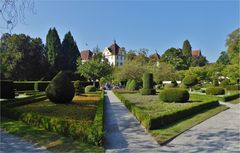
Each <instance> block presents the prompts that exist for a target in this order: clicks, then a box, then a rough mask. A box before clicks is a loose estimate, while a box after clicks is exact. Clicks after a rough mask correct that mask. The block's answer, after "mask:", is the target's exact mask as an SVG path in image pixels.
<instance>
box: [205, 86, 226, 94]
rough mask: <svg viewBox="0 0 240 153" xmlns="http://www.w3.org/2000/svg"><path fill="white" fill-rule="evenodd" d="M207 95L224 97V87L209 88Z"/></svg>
mask: <svg viewBox="0 0 240 153" xmlns="http://www.w3.org/2000/svg"><path fill="white" fill-rule="evenodd" d="M206 94H207V95H224V94H225V90H224V89H223V88H222V87H209V88H207V89H206Z"/></svg>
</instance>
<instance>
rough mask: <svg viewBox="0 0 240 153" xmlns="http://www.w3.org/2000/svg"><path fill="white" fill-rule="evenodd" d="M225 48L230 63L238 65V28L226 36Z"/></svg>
mask: <svg viewBox="0 0 240 153" xmlns="http://www.w3.org/2000/svg"><path fill="white" fill-rule="evenodd" d="M226 46H227V53H228V56H229V57H230V60H231V63H232V64H238V63H239V60H240V28H238V29H236V30H234V31H233V32H232V33H230V34H229V35H228V38H227V40H226Z"/></svg>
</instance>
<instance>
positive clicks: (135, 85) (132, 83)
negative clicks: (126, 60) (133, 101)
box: [128, 80, 137, 90]
mask: <svg viewBox="0 0 240 153" xmlns="http://www.w3.org/2000/svg"><path fill="white" fill-rule="evenodd" d="M128 89H129V90H137V82H136V80H132V81H131V83H130V84H129V86H128Z"/></svg>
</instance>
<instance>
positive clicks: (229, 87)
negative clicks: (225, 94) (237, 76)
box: [225, 85, 240, 90]
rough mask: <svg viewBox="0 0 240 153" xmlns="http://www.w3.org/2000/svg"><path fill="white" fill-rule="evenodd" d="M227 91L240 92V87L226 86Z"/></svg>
mask: <svg viewBox="0 0 240 153" xmlns="http://www.w3.org/2000/svg"><path fill="white" fill-rule="evenodd" d="M225 88H226V89H227V90H240V85H226V86H225Z"/></svg>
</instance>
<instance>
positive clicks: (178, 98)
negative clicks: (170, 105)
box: [159, 88, 189, 102]
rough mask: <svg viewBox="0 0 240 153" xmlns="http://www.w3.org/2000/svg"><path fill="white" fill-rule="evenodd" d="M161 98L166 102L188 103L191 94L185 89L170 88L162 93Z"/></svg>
mask: <svg viewBox="0 0 240 153" xmlns="http://www.w3.org/2000/svg"><path fill="white" fill-rule="evenodd" d="M159 98H160V100H162V101H164V102H187V101H188V100H189V93H188V91H187V90H184V89H179V88H168V89H164V90H163V91H162V92H160V94H159Z"/></svg>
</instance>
